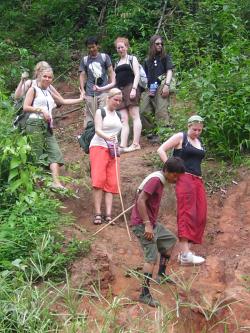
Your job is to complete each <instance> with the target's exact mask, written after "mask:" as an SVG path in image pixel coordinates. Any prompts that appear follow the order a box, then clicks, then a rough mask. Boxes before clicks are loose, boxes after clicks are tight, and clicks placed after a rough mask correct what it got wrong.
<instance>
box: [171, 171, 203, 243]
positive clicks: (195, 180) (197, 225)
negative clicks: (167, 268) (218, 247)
mask: <svg viewBox="0 0 250 333" xmlns="http://www.w3.org/2000/svg"><path fill="white" fill-rule="evenodd" d="M175 190H176V199H177V226H178V237H179V238H186V239H188V240H189V241H191V242H192V243H195V244H201V242H202V237H203V234H204V230H205V226H206V218H207V200H206V192H205V188H204V184H203V180H202V179H201V178H200V177H197V176H194V175H191V174H187V173H185V174H183V175H180V177H179V179H178V181H177V183H176V189H175Z"/></svg>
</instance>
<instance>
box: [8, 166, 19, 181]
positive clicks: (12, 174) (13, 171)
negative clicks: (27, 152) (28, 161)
mask: <svg viewBox="0 0 250 333" xmlns="http://www.w3.org/2000/svg"><path fill="white" fill-rule="evenodd" d="M17 175H18V170H17V169H13V170H11V171H10V174H9V177H8V182H10V181H11V180H12V179H13V178H15V177H16V176H17Z"/></svg>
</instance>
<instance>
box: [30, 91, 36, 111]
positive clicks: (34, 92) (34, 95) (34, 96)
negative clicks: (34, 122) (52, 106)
mask: <svg viewBox="0 0 250 333" xmlns="http://www.w3.org/2000/svg"><path fill="white" fill-rule="evenodd" d="M35 98H36V87H33V99H32V103H31V105H32V106H33V104H34V100H35Z"/></svg>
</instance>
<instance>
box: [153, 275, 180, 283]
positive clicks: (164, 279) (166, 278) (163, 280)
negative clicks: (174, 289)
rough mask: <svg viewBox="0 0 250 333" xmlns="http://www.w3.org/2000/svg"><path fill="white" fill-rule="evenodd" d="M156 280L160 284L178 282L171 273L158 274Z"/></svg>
mask: <svg viewBox="0 0 250 333" xmlns="http://www.w3.org/2000/svg"><path fill="white" fill-rule="evenodd" d="M155 281H156V282H157V283H158V284H164V283H171V284H176V282H175V281H174V280H173V279H172V278H171V277H170V276H169V275H158V276H157V278H156V279H155Z"/></svg>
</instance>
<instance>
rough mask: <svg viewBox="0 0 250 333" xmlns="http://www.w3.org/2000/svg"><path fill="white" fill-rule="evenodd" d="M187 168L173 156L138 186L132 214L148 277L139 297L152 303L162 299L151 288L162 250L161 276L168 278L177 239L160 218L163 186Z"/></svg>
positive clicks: (147, 302) (159, 274)
mask: <svg viewBox="0 0 250 333" xmlns="http://www.w3.org/2000/svg"><path fill="white" fill-rule="evenodd" d="M184 172H185V168H184V165H183V162H182V160H181V159H180V158H178V157H171V158H169V159H168V160H167V161H166V163H165V164H164V166H163V169H162V171H156V172H153V173H151V174H150V175H149V176H147V177H146V178H145V179H144V180H143V182H142V183H141V185H140V186H139V188H138V190H137V197H136V202H135V206H134V208H133V210H132V214H131V226H132V231H133V233H134V234H135V235H136V236H137V238H138V239H139V241H140V244H141V247H142V250H143V253H144V266H143V275H144V279H143V280H144V281H143V285H142V291H141V294H140V297H139V301H140V302H142V303H145V304H148V305H150V306H152V307H157V306H159V302H158V301H156V300H154V299H153V297H152V295H151V294H150V291H149V287H150V280H151V279H152V274H153V270H154V266H155V265H156V263H157V256H158V252H159V253H160V265H159V270H158V277H157V279H159V280H160V279H162V278H164V277H165V279H167V276H166V275H165V272H166V264H167V262H168V260H169V258H170V254H171V251H172V248H173V246H174V245H175V243H176V240H177V238H176V237H175V235H174V234H173V233H172V232H171V231H169V230H168V229H166V228H165V227H164V226H163V225H162V224H160V223H159V222H157V217H158V212H159V207H160V202H161V198H162V194H163V189H164V185H165V184H166V182H168V183H175V182H176V181H177V179H178V177H179V175H180V174H182V173H184Z"/></svg>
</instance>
